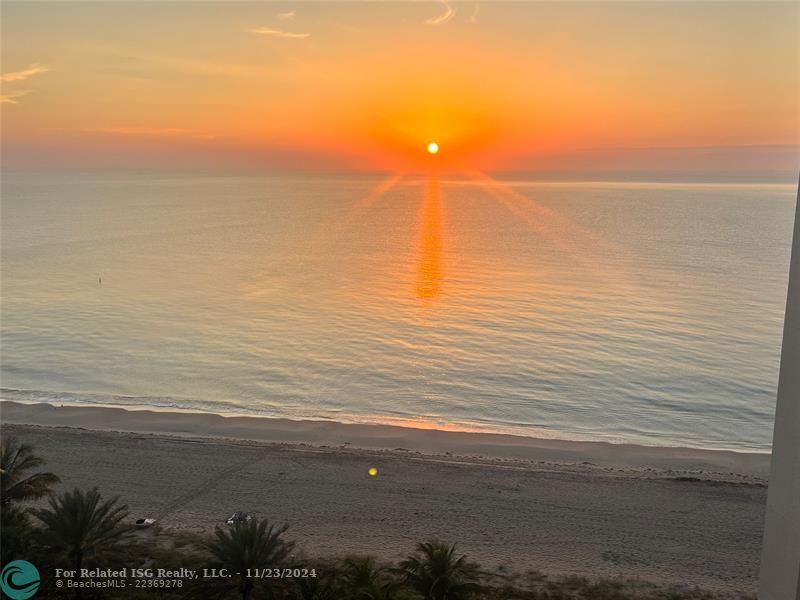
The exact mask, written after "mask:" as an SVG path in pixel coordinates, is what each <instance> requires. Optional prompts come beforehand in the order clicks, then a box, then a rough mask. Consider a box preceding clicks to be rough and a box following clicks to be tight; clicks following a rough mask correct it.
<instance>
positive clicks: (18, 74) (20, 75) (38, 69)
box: [0, 63, 50, 81]
mask: <svg viewBox="0 0 800 600" xmlns="http://www.w3.org/2000/svg"><path fill="white" fill-rule="evenodd" d="M49 70H50V69H48V68H47V67H46V66H44V65H40V64H39V63H33V64H32V65H31V66H30V67H28V68H27V69H23V70H22V71H13V72H11V73H5V74H3V75H0V81H24V80H26V79H28V77H33V76H34V75H38V74H39V73H47V71H49Z"/></svg>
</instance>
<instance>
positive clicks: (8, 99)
mask: <svg viewBox="0 0 800 600" xmlns="http://www.w3.org/2000/svg"><path fill="white" fill-rule="evenodd" d="M29 93H30V92H29V91H28V90H19V91H17V92H9V93H8V94H3V95H2V96H0V104H17V100H16V99H17V98H20V97H22V96H25V95H26V94H29Z"/></svg>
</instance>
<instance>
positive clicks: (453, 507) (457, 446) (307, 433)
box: [2, 402, 769, 592]
mask: <svg viewBox="0 0 800 600" xmlns="http://www.w3.org/2000/svg"><path fill="white" fill-rule="evenodd" d="M2 424H3V434H4V435H8V434H15V435H17V436H19V437H20V438H22V439H24V440H25V441H26V442H28V443H32V444H34V445H35V446H36V448H37V451H38V452H39V453H40V454H41V455H42V456H43V457H44V458H45V459H46V460H47V468H48V469H49V470H52V471H54V472H55V473H57V474H58V475H59V476H60V477H61V478H62V480H63V486H66V487H72V486H80V487H88V486H94V485H96V486H98V487H99V488H100V489H101V490H102V491H103V492H104V493H106V494H109V495H111V494H118V495H120V496H121V497H122V498H123V499H124V501H125V502H127V503H128V505H129V506H130V508H131V511H132V513H133V514H135V515H137V516H138V515H146V516H156V517H158V518H159V519H160V521H161V524H162V526H164V527H166V528H183V529H190V530H211V529H212V528H213V526H214V525H216V524H219V523H221V522H222V521H223V520H224V518H225V517H227V516H228V515H229V514H230V513H231V512H233V511H235V510H244V511H247V512H250V513H252V514H255V515H258V516H263V517H267V518H270V519H273V520H276V521H281V522H282V521H286V522H288V523H289V524H290V525H291V533H292V535H293V536H294V538H295V539H296V540H297V541H298V543H299V545H300V547H301V548H302V549H303V550H304V551H305V552H306V553H308V554H310V555H342V554H347V553H370V554H375V555H378V556H381V557H385V558H387V559H395V558H398V557H401V556H403V555H404V554H406V553H407V552H408V551H409V550H411V549H412V548H413V545H414V544H415V543H416V542H417V541H420V540H423V539H429V538H439V539H443V540H449V541H455V542H458V544H459V546H460V548H461V549H462V550H463V551H464V552H466V553H467V554H469V555H470V556H472V557H473V558H474V559H476V560H479V561H480V562H481V563H482V564H483V565H484V567H486V568H490V569H494V568H498V567H503V568H507V569H510V570H516V571H520V572H522V571H526V570H529V569H538V570H541V571H544V572H547V573H564V574H583V575H610V576H614V575H624V576H630V577H640V578H646V579H650V580H653V581H656V582H663V583H670V584H671V583H677V584H685V585H698V586H701V587H705V588H709V589H713V590H720V591H743V592H752V591H754V589H755V584H756V576H757V569H758V561H759V550H760V542H761V534H762V526H763V523H762V521H763V516H764V506H765V500H766V481H767V475H768V468H769V456H768V455H766V454H746V453H734V452H719V451H704V450H692V449H676V448H651V447H643V446H623V445H611V444H605V443H588V442H587V443H576V442H569V441H560V440H541V439H532V438H522V437H515V436H503V435H492V434H475V433H457V432H443V431H430V430H418V429H409V428H401V427H391V426H378V425H343V424H338V423H330V422H314V421H288V420H276V419H260V418H250V417H221V416H217V415H207V414H184V413H168V412H151V411H126V410H122V409H116V408H98V407H85V408H84V407H74V406H72V407H54V406H50V405H45V404H35V405H27V404H19V403H14V402H3V403H2ZM372 466H375V467H377V468H378V469H379V474H378V476H377V477H374V478H371V477H369V476H368V474H367V470H368V469H369V468H370V467H372Z"/></svg>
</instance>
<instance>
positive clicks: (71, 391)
mask: <svg viewBox="0 0 800 600" xmlns="http://www.w3.org/2000/svg"><path fill="white" fill-rule="evenodd" d="M795 194H796V186H795V185H784V184H768V183H751V184H743V183H647V182H558V181H538V182H537V181H529V180H526V178H525V177H522V176H515V177H505V178H493V177H490V176H488V175H485V174H479V173H472V174H466V175H458V176H450V175H429V176H423V175H414V174H406V175H390V174H380V175H366V174H324V173H323V174H319V173H317V174H285V175H276V174H269V175H267V174H258V173H245V172H240V173H223V172H218V173H217V172H215V173H211V172H168V171H87V172H79V171H48V172H41V171H38V172H34V171H8V172H4V173H3V180H2V292H1V293H2V298H1V299H2V320H0V328H1V329H0V334H1V335H2V363H1V371H0V375H1V376H2V382H1V384H2V398H3V399H7V400H18V401H46V402H52V403H56V404H87V403H92V404H102V405H117V406H122V407H126V408H148V407H153V408H160V409H182V410H192V411H208V412H214V413H220V414H237V415H257V416H270V417H285V418H290V419H326V420H336V421H342V422H359V423H376V422H377V423H388V424H397V425H404V426H410V427H423V428H435V429H452V430H464V431H487V432H500V433H512V434H518V435H527V436H537V437H549V438H563V439H575V440H604V441H610V442H627V443H639V444H648V445H657V446H689V447H700V448H711V449H733V450H751V451H768V450H769V448H770V444H771V438H772V419H773V415H774V404H775V392H776V387H777V378H778V367H779V360H780V343H781V334H782V325H783V312H784V306H785V302H786V286H787V277H788V265H789V253H790V244H791V233H792V217H793V211H794V200H795Z"/></svg>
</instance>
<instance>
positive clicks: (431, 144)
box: [428, 142, 439, 154]
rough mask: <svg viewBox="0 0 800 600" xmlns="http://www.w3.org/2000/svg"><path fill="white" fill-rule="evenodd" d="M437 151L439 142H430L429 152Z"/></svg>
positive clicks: (434, 152)
mask: <svg viewBox="0 0 800 600" xmlns="http://www.w3.org/2000/svg"><path fill="white" fill-rule="evenodd" d="M437 152H439V144H437V143H436V142H431V143H430V144H428V153H429V154H436V153H437Z"/></svg>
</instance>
